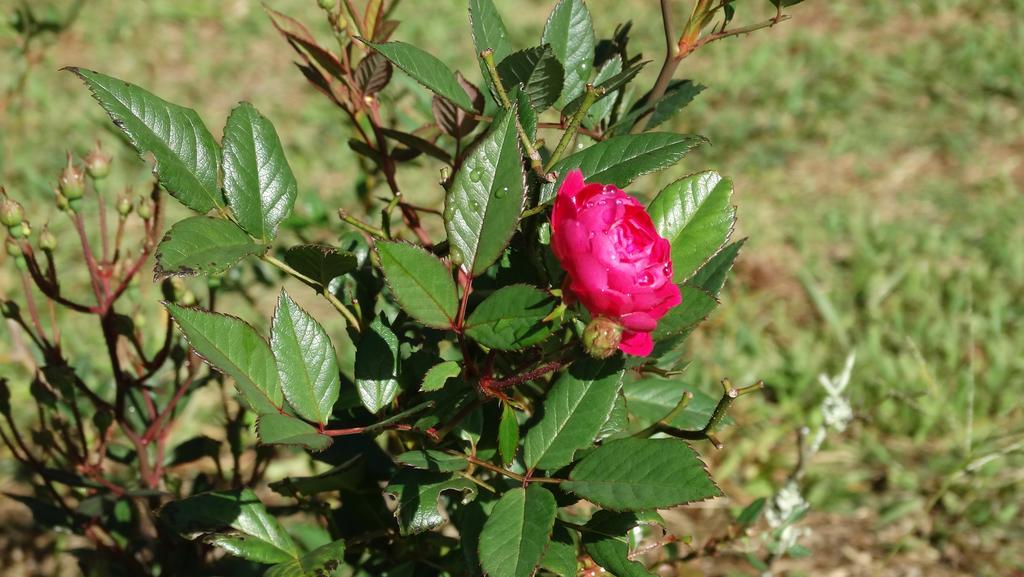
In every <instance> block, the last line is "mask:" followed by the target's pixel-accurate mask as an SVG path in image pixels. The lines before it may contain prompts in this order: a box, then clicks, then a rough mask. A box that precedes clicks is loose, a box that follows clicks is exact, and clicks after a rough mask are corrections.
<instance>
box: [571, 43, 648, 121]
mask: <svg viewBox="0 0 1024 577" xmlns="http://www.w3.org/2000/svg"><path fill="white" fill-rule="evenodd" d="M620 72H622V56H619V55H618V54H616V55H615V56H613V57H612V58H610V59H609V60H608V61H607V62H605V63H604V64H603V65H602V66H601V69H600V70H598V71H597V76H595V77H594V86H601V83H603V82H607V81H608V80H609V79H611V78H613V77H614V76H615V75H617V74H619V73H620ZM638 72H639V70H638ZM616 99H617V95H616V93H615V91H608V92H606V93H605V96H604V97H603V98H601V99H600V100H598V101H596V102H594V104H593V105H592V106H591V107H590V110H588V111H587V115H586V116H585V117H584V118H583V125H584V126H586V127H587V128H595V127H597V126H599V125H600V124H601V121H603V120H604V119H605V118H607V117H608V115H609V114H611V113H612V108H614V107H615V101H616ZM575 102H576V101H575V100H574V101H573V104H575ZM581 103H582V101H581ZM577 106H578V105H577Z"/></svg>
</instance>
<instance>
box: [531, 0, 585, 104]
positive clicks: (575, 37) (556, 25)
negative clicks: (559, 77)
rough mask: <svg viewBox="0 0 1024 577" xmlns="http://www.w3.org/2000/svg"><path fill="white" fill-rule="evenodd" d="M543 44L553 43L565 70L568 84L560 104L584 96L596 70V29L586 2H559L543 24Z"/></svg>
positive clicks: (553, 48) (553, 47) (570, 0)
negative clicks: (591, 75) (592, 73)
mask: <svg viewBox="0 0 1024 577" xmlns="http://www.w3.org/2000/svg"><path fill="white" fill-rule="evenodd" d="M542 38H543V41H544V43H545V44H550V45H551V48H552V50H554V52H555V56H556V57H557V58H558V60H559V62H561V63H562V66H563V67H564V68H565V84H564V88H563V89H562V96H561V97H560V98H559V99H558V102H559V104H556V105H555V106H556V107H561V104H564V103H566V102H571V101H572V100H573V99H574V98H576V97H577V96H579V95H580V94H582V93H583V87H584V86H585V85H586V84H587V81H589V80H590V73H591V72H592V71H593V69H594V43H595V40H594V27H593V26H592V25H591V23H590V11H589V10H587V5H586V4H584V3H583V0H559V2H558V4H557V5H555V8H554V10H552V11H551V15H550V16H548V21H547V23H546V24H545V25H544V35H543V37H542Z"/></svg>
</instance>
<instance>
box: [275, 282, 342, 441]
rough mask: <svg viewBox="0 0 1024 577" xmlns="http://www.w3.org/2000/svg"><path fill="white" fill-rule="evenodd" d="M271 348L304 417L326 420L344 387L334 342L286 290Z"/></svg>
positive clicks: (277, 312) (286, 389)
mask: <svg viewBox="0 0 1024 577" xmlns="http://www.w3.org/2000/svg"><path fill="white" fill-rule="evenodd" d="M270 348H271V350H273V351H274V357H275V358H276V359H277V374H278V376H279V378H280V381H281V389H282V391H283V392H284V396H285V398H286V399H288V404H289V405H291V406H292V407H293V408H294V409H295V412H297V413H298V414H299V415H300V416H302V417H303V418H305V419H308V420H310V421H313V422H315V423H320V424H321V425H323V424H326V423H327V421H328V419H330V417H331V410H332V409H333V408H334V403H335V401H337V400H338V391H339V390H340V388H341V376H340V374H341V373H340V371H339V369H338V359H337V356H336V355H335V352H334V345H333V344H331V339H330V337H328V336H327V332H326V331H325V330H324V328H323V327H322V326H320V323H318V322H316V320H315V319H313V317H312V316H310V315H309V313H307V312H306V311H305V310H303V309H302V307H300V306H299V305H298V304H297V303H296V302H295V301H293V300H292V299H291V297H289V296H288V293H286V292H284V291H283V290H282V291H281V294H280V296H279V297H278V299H277V309H275V310H274V322H273V326H272V327H271V329H270Z"/></svg>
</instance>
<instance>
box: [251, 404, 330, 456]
mask: <svg viewBox="0 0 1024 577" xmlns="http://www.w3.org/2000/svg"><path fill="white" fill-rule="evenodd" d="M256 435H257V436H258V437H259V439H260V443H262V444H264V445H297V446H300V447H304V448H306V449H309V450H310V451H323V450H324V449H326V448H327V447H330V446H331V442H332V441H331V438H330V437H328V436H327V435H322V434H320V433H319V432H318V431H317V430H316V428H315V427H313V425H310V424H309V423H307V422H305V421H301V420H299V419H296V418H295V417H292V416H289V415H282V414H281V413H264V414H262V415H260V416H259V417H258V418H257V420H256Z"/></svg>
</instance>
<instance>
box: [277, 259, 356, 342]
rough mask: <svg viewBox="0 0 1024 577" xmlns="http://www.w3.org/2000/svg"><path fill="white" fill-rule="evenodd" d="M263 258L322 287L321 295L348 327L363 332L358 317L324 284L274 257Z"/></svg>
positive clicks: (309, 282)
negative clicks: (343, 318) (339, 314)
mask: <svg viewBox="0 0 1024 577" xmlns="http://www.w3.org/2000/svg"><path fill="white" fill-rule="evenodd" d="M261 258H262V259H263V261H264V262H267V263H269V264H272V265H274V266H276V267H277V268H279V269H281V270H282V271H284V272H286V273H288V274H290V275H292V276H293V277H295V278H297V279H299V280H301V281H302V282H304V283H307V284H310V285H313V286H318V287H320V291H319V292H320V294H321V295H322V296H323V297H324V298H325V299H327V302H329V303H331V305H333V306H334V308H335V309H337V311H338V312H339V313H341V316H343V317H345V321H346V322H347V323H348V326H350V327H352V328H353V329H355V331H356V332H360V331H361V327H360V325H359V319H357V318H356V316H355V315H354V314H353V313H352V311H350V310H348V307H346V306H345V304H344V303H342V302H341V301H340V300H338V297H336V296H334V294H332V293H331V291H330V290H328V288H327V287H325V286H323V285H322V284H320V283H319V282H317V281H315V280H313V279H311V278H309V277H308V276H306V275H304V274H302V273H301V272H299V271H297V270H295V269H294V268H292V267H290V266H288V265H287V264H285V263H284V262H281V261H280V260H278V259H277V258H276V257H274V256H273V255H270V254H265V255H263V256H262V257H261Z"/></svg>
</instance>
